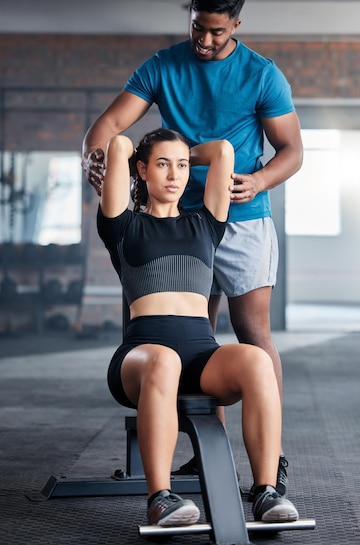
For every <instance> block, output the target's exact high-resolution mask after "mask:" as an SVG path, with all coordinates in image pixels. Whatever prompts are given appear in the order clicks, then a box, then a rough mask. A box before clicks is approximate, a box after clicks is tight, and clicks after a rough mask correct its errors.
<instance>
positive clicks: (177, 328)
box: [108, 315, 219, 408]
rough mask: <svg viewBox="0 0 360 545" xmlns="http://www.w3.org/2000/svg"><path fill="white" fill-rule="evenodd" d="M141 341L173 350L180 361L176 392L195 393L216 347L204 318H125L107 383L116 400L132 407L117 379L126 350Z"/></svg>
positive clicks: (209, 326) (209, 327)
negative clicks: (177, 390)
mask: <svg viewBox="0 0 360 545" xmlns="http://www.w3.org/2000/svg"><path fill="white" fill-rule="evenodd" d="M141 344H161V345H163V346H168V347H169V348H172V349H173V350H175V352H177V353H178V354H179V356H180V359H181V363H182V373H181V377H180V384H179V393H182V394H199V393H201V389H200V376H201V373H202V371H203V369H204V367H205V365H206V363H207V362H208V360H209V358H210V356H211V355H212V354H213V353H214V352H215V350H217V349H218V348H219V344H218V343H217V342H216V341H215V338H214V332H213V329H212V327H211V324H210V321H209V320H208V318H202V317H192V316H162V315H159V316H140V317H138V318H134V320H131V321H130V322H129V325H128V326H127V328H126V331H125V335H124V341H123V343H122V344H121V345H120V346H119V348H118V349H117V350H116V352H115V354H114V355H113V357H112V359H111V362H110V365H109V369H108V385H109V388H110V391H111V393H112V395H113V396H114V398H115V399H116V401H118V402H119V403H120V404H121V405H124V406H125V407H131V408H136V407H135V406H134V405H133V404H132V403H131V401H130V400H129V399H128V398H127V396H126V394H125V392H124V388H123V386H122V383H121V377H120V369H121V364H122V362H123V360H124V358H125V356H126V354H127V353H128V352H130V350H132V349H133V348H135V347H136V346H139V345H141Z"/></svg>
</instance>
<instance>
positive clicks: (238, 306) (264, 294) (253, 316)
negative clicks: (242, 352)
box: [228, 286, 282, 400]
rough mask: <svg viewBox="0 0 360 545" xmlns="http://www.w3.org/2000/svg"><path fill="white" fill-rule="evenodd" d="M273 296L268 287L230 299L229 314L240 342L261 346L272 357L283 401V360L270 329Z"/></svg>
mask: <svg viewBox="0 0 360 545" xmlns="http://www.w3.org/2000/svg"><path fill="white" fill-rule="evenodd" d="M271 294H272V288H271V287H270V286H266V287H264V288H258V289H256V290H252V291H250V292H249V293H245V294H244V295H239V296H238V297H229V298H228V303H229V313H230V320H231V325H232V327H233V329H234V332H235V335H236V337H237V339H238V341H239V342H242V343H247V344H252V345H254V346H259V347H260V348H262V349H263V350H265V352H267V353H268V354H269V356H270V357H271V359H272V362H273V366H274V371H275V376H276V380H277V383H278V388H279V394H280V399H281V400H282V367H281V360H280V355H279V352H278V350H277V348H276V346H275V344H274V342H273V339H272V337H271V329H270V300H271Z"/></svg>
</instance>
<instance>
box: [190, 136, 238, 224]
mask: <svg viewBox="0 0 360 545" xmlns="http://www.w3.org/2000/svg"><path fill="white" fill-rule="evenodd" d="M191 164H192V165H193V166H196V165H209V170H208V174H207V177H206V185H205V193H204V204H205V206H206V208H207V209H208V210H209V211H210V212H211V213H212V215H213V216H214V217H215V218H216V219H217V220H218V221H226V220H227V217H228V212H229V204H230V194H231V193H230V186H232V185H233V180H232V178H231V174H232V173H233V172H234V148H233V146H232V144H230V142H228V141H227V140H212V141H211V142H205V143H203V144H199V145H197V146H194V147H193V148H191Z"/></svg>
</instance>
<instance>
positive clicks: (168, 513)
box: [147, 490, 200, 526]
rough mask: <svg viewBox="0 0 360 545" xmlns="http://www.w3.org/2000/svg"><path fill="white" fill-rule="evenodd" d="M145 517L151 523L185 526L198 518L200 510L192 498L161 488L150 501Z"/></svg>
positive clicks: (193, 522)
mask: <svg viewBox="0 0 360 545" xmlns="http://www.w3.org/2000/svg"><path fill="white" fill-rule="evenodd" d="M147 517H148V521H149V524H151V525H153V524H156V525H158V526H187V525H190V524H195V523H196V522H197V521H198V520H199V517H200V510H199V509H198V507H196V505H195V503H194V502H193V501H192V500H183V499H182V498H181V497H180V496H178V495H177V494H172V493H171V492H169V491H168V490H162V491H161V492H160V493H159V494H158V495H157V496H156V497H155V498H154V499H153V501H152V502H151V505H150V507H149V509H148V511H147Z"/></svg>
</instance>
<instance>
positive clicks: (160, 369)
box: [142, 346, 181, 388]
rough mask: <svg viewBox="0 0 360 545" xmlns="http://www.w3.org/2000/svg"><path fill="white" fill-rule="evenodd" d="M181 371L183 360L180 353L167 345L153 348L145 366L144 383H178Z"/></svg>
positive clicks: (164, 385)
mask: <svg viewBox="0 0 360 545" xmlns="http://www.w3.org/2000/svg"><path fill="white" fill-rule="evenodd" d="M180 373H181V360H180V357H179V355H178V354H177V353H176V352H175V351H174V350H172V349H171V348H168V347H166V346H159V347H156V348H153V349H152V350H151V351H150V353H149V357H148V361H147V363H146V366H145V368H144V373H143V381H142V382H143V383H144V381H145V382H146V383H152V384H154V385H156V386H157V387H161V386H163V387H165V388H166V387H168V386H170V385H171V384H174V383H176V385H178V382H179V379H180Z"/></svg>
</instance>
